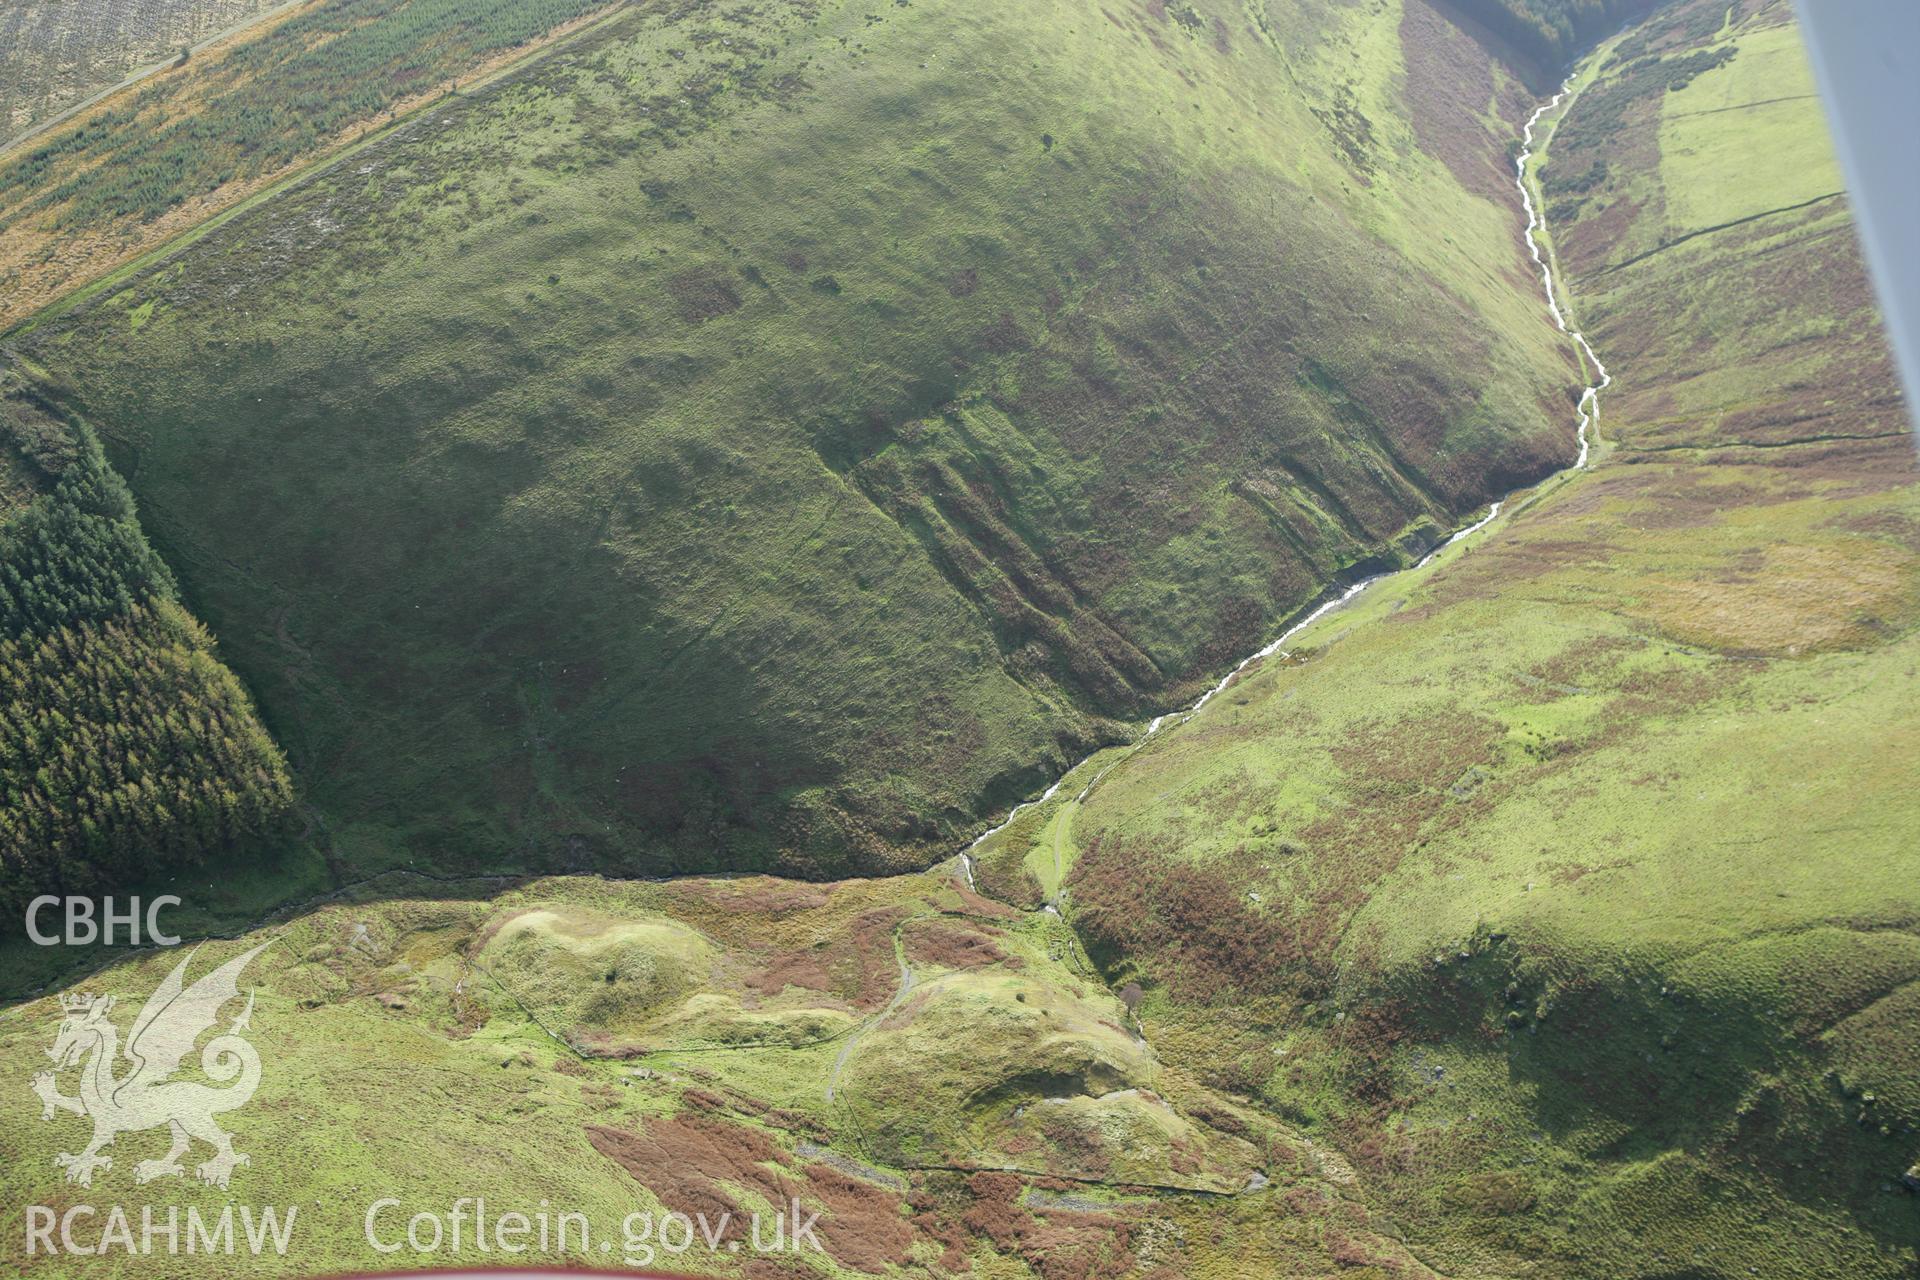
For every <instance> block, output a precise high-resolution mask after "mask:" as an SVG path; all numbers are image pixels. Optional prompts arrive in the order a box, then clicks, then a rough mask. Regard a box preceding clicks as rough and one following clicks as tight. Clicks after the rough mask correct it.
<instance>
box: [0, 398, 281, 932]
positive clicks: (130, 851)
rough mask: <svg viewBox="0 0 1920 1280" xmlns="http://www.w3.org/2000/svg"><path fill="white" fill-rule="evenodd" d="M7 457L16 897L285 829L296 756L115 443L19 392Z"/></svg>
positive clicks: (0, 869)
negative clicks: (204, 615)
mask: <svg viewBox="0 0 1920 1280" xmlns="http://www.w3.org/2000/svg"><path fill="white" fill-rule="evenodd" d="M0 447H4V448H5V450H6V452H7V453H8V455H9V456H8V457H7V458H6V459H5V480H4V481H0V903H4V905H5V909H6V910H7V911H8V912H9V913H14V912H17V911H19V910H21V909H23V908H24V906H25V904H26V902H27V901H28V900H29V899H30V898H32V897H33V896H34V895H36V894H39V893H42V892H48V891H53V892H96V891H103V890H107V889H111V888H113V887H116V886H119V885H125V884H131V883H135V882H136V881H146V880H151V879H154V878H156V877H162V876H163V875H164V874H166V873H171V872H172V871H174V870H175V869H177V868H181V867H187V866H192V865H196V864H199V863H201V862H203V861H205V860H206V859H207V858H208V857H209V856H210V855H213V854H216V853H237V852H240V851H241V850H243V849H244V848H245V847H246V846H248V845H251V844H254V843H255V842H258V841H261V840H262V839H264V838H266V837H269V836H271V835H272V834H274V833H275V832H276V831H277V829H278V828H279V827H280V825H281V824H282V823H283V822H284V821H285V819H286V816H287V813H288V811H289V809H290V808H291V805H292V799H293V790H292V784H291V782H290V780H289V778H288V774H287V766H286V761H285V759H284V758H283V757H282V756H281V754H280V751H279V749H278V748H277V747H276V746H275V745H274V744H273V741H272V739H271V738H270V737H269V736H268V735H267V732H266V730H265V729H263V728H262V727H261V726H260V722H259V721H258V719H256V718H255V715H254V711H253V705H252V703H251V701H250V700H249V699H248V697H247V694H246V691H245V690H244V689H243V688H241V686H240V682H239V681H238V680H237V679H235V678H234V675H233V673H232V672H230V671H228V670H227V669H226V668H225V667H224V666H222V665H221V664H220V661H219V659H218V658H216V657H215V656H214V651H213V642H212V638H211V637H210V636H209V635H208V634H207V632H206V629H205V628H204V627H202V626H201V625H200V624H199V622H197V621H196V620H195V619H194V618H193V617H192V616H191V615H189V614H188V613H187V611H186V610H185V609H184V608H182V607H181V606H180V604H179V602H178V600H177V598H176V589H175V586H174V581H173V577H172V575H171V574H170V573H168V572H167V568H166V566H165V565H164V564H163V563H161V561H160V558H159V557H158V556H157V555H155V554H154V551H153V549H152V548H151V547H150V546H149V545H148V544H147V540H146V537H145V536H144V535H143V534H142V533H141V531H140V525H139V522H138V520H137V517H136V514H135V511H134V504H133V499H132V497H131V496H130V495H129V494H128V492H127V488H126V485H125V484H124V483H123V482H122V481H121V479H120V478H119V477H118V476H117V475H115V474H114V472H113V471H112V469H111V468H110V467H109V466H108V463H107V460H106V457H105V456H104V454H103V453H102V452H101V449H100V445H99V442H98V441H97V440H95V439H94V437H93V434H92V433H91V432H90V431H89V430H87V428H86V427H85V426H84V425H83V424H67V423H63V422H60V421H58V420H56V419H53V418H51V417H49V416H47V415H46V414H44V413H42V412H40V411H38V410H37V409H36V408H35V407H34V406H33V405H31V404H30V403H29V402H27V401H25V400H20V399H13V400H7V401H4V402H0Z"/></svg>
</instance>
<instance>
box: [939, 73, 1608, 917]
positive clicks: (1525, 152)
mask: <svg viewBox="0 0 1920 1280" xmlns="http://www.w3.org/2000/svg"><path fill="white" fill-rule="evenodd" d="M1572 86H1573V80H1572V77H1568V79H1567V80H1566V82H1565V83H1563V84H1562V85H1561V86H1560V91H1559V92H1558V93H1556V94H1554V95H1553V97H1552V98H1551V99H1550V100H1548V101H1546V102H1543V103H1541V104H1540V106H1539V107H1538V108H1537V109H1536V110H1535V111H1534V113H1533V114H1532V115H1531V116H1528V117H1527V123H1526V125H1525V127H1524V128H1523V129H1522V130H1521V133H1520V144H1521V145H1520V154H1519V155H1518V156H1517V157H1516V158H1515V159H1514V164H1513V170H1514V185H1515V186H1516V187H1518V188H1519V189H1520V207H1521V208H1522V209H1523V210H1525V211H1526V215H1527V226H1526V231H1525V233H1524V238H1525V240H1526V243H1527V252H1528V253H1529V254H1530V255H1531V256H1532V258H1533V262H1534V265H1535V266H1537V267H1539V268H1540V285H1541V288H1542V289H1543V290H1544V291H1545V293H1546V297H1547V311H1548V312H1549V313H1550V314H1551V315H1552V316H1553V322H1554V324H1556V325H1558V326H1559V327H1560V331H1561V332H1562V333H1564V334H1566V335H1567V336H1568V337H1569V338H1570V339H1572V340H1573V343H1574V345H1575V346H1576V347H1578V348H1579V350H1580V352H1581V354H1582V355H1583V356H1585V358H1586V360H1587V361H1588V363H1589V366H1590V367H1591V368H1592V370H1593V371H1594V373H1595V374H1596V375H1597V376H1596V378H1595V380H1594V381H1593V382H1590V383H1588V384H1587V387H1586V390H1585V391H1584V392H1582V393H1581V396H1580V403H1579V406H1578V413H1579V420H1578V423H1577V424H1576V426H1575V428H1574V436H1575V439H1576V440H1577V441H1578V442H1579V445H1580V454H1579V456H1578V457H1577V458H1575V459H1574V463H1573V466H1572V467H1570V468H1568V470H1570V471H1580V470H1584V469H1585V468H1586V466H1587V459H1588V455H1589V454H1590V452H1591V450H1592V445H1593V428H1594V427H1595V425H1596V424H1598V422H1599V420H1600V393H1601V392H1602V391H1604V390H1605V389H1606V388H1607V387H1608V386H1610V385H1612V383H1613V375H1612V374H1610V373H1608V372H1607V367H1606V365H1604V364H1602V363H1601V362H1600V357H1599V356H1597V355H1595V354H1594V351H1593V347H1592V346H1591V345H1590V344H1589V343H1588V342H1587V336H1586V335H1585V334H1584V333H1582V332H1580V331H1579V330H1578V329H1575V328H1573V327H1572V326H1570V325H1569V324H1568V323H1567V316H1566V313H1565V312H1564V311H1562V310H1561V309H1560V300H1559V298H1558V297H1556V296H1555V294H1554V287H1553V266H1552V263H1551V261H1550V260H1549V255H1548V254H1547V253H1545V252H1543V251H1542V249H1541V246H1540V240H1539V233H1540V232H1542V231H1544V230H1545V229H1546V218H1545V217H1544V216H1543V215H1542V213H1541V212H1540V211H1539V210H1538V209H1536V208H1535V207H1534V203H1533V193H1532V191H1530V190H1529V189H1528V187H1527V162H1528V161H1529V160H1531V159H1533V131H1534V127H1535V126H1536V125H1538V124H1539V123H1540V117H1542V116H1544V115H1546V114H1547V113H1548V112H1549V111H1552V110H1554V109H1556V108H1557V107H1559V105H1560V104H1561V102H1562V101H1564V100H1565V99H1566V96H1567V94H1568V93H1570V92H1572ZM1560 474H1562V475H1564V474H1566V473H1565V472H1561V473H1560ZM1505 502H1506V499H1504V498H1503V499H1501V500H1500V501H1499V502H1496V503H1494V504H1493V506H1492V507H1490V508H1489V509H1488V511H1487V514H1486V515H1485V516H1483V517H1481V518H1480V519H1479V520H1476V521H1474V523H1472V524H1470V525H1468V526H1467V527H1466V528H1464V529H1461V530H1459V531H1458V532H1456V533H1454V534H1453V536H1451V537H1449V538H1448V539H1446V541H1444V542H1442V543H1440V545H1439V546H1437V547H1435V548H1434V549H1433V550H1431V551H1429V552H1427V554H1426V555H1424V556H1422V557H1420V559H1419V561H1418V562H1417V563H1415V564H1413V565H1410V566H1409V567H1407V568H1405V569H1395V570H1393V571H1392V572H1390V573H1377V574H1374V575H1373V576H1371V577H1367V578H1362V579H1360V580H1359V581H1358V582H1355V583H1354V584H1353V585H1352V586H1350V587H1348V588H1347V589H1346V590H1344V591H1342V592H1341V593H1340V594H1339V595H1337V596H1335V597H1334V598H1333V599H1331V600H1328V601H1326V602H1325V603H1323V604H1321V605H1319V606H1318V607H1317V608H1315V609H1314V610H1313V611H1312V612H1311V613H1309V614H1307V616H1306V617H1304V618H1302V619H1300V621H1298V622H1296V623H1294V624H1293V625H1292V626H1290V627H1288V628H1287V629H1286V630H1285V631H1283V632H1281V633H1280V636H1279V638H1278V639H1276V640H1274V641H1273V642H1272V643H1271V644H1269V645H1267V646H1266V647H1265V648H1262V649H1260V650H1259V651H1258V652H1256V653H1252V654H1249V655H1248V656H1247V657H1246V658H1244V659H1243V660H1242V661H1241V662H1240V664H1239V665H1238V666H1236V667H1234V669H1233V670H1232V671H1229V672H1228V673H1227V674H1226V675H1225V676H1224V677H1222V678H1221V680H1220V683H1218V684H1216V685H1214V686H1213V688H1211V689H1209V690H1207V691H1206V692H1205V693H1203V694H1201V695H1200V700H1199V701H1198V702H1195V703H1194V704H1193V705H1192V706H1190V707H1187V708H1186V709H1184V710H1181V711H1170V712H1167V713H1166V714H1164V715H1158V716H1155V717H1154V718H1153V720H1152V722H1151V723H1150V724H1148V725H1147V728H1146V731H1145V732H1144V733H1142V734H1141V735H1140V736H1139V737H1138V738H1136V739H1134V742H1133V748H1132V750H1131V751H1129V752H1128V753H1127V754H1128V755H1132V754H1133V751H1138V750H1139V749H1140V748H1141V747H1143V746H1145V745H1146V743H1147V742H1148V740H1149V739H1151V738H1152V737H1153V736H1154V735H1155V734H1156V733H1158V732H1160V730H1161V729H1162V728H1164V727H1165V726H1166V725H1167V723H1168V722H1169V721H1172V722H1173V723H1176V724H1180V723H1185V722H1186V721H1187V720H1189V719H1191V718H1192V717H1193V715H1194V713H1195V712H1197V711H1199V710H1200V708H1202V707H1204V706H1206V705H1207V703H1208V702H1209V701H1210V700H1211V699H1212V698H1213V695H1215V694H1216V693H1219V692H1220V691H1221V690H1222V689H1224V688H1226V687H1227V686H1228V685H1230V684H1232V683H1233V681H1234V679H1235V678H1236V677H1238V676H1239V675H1240V673H1241V672H1243V671H1245V670H1246V669H1247V668H1248V667H1249V666H1251V665H1253V664H1254V663H1256V662H1259V661H1261V660H1263V659H1266V658H1270V657H1272V656H1273V655H1274V654H1276V653H1277V654H1279V655H1280V656H1281V657H1283V658H1284V657H1285V656H1286V651H1285V650H1284V649H1282V648H1281V646H1282V645H1284V644H1286V642H1287V641H1288V640H1291V639H1292V638H1293V637H1294V636H1295V635H1297V634H1299V633H1300V631H1302V630H1303V629H1305V628H1307V627H1309V626H1312V625H1313V624H1314V623H1315V622H1318V621H1319V620H1320V619H1321V618H1322V617H1323V616H1325V615H1326V614H1328V613H1330V612H1332V611H1333V610H1335V609H1337V608H1339V607H1340V606H1341V605H1343V604H1345V603H1346V602H1347V601H1349V600H1351V599H1353V598H1354V597H1355V596H1357V595H1359V594H1360V593H1361V592H1362V591H1365V590H1366V589H1367V588H1368V587H1370V586H1372V585H1373V584H1374V583H1376V582H1381V581H1384V580H1386V579H1388V578H1396V577H1399V576H1400V575H1401V574H1406V573H1413V572H1415V571H1416V570H1419V569H1422V568H1425V567H1426V565H1427V564H1428V563H1429V562H1430V561H1431V560H1432V559H1433V558H1434V557H1435V556H1437V555H1439V554H1440V553H1441V552H1442V551H1445V550H1446V549H1447V548H1448V547H1450V546H1452V545H1453V544H1454V543H1456V542H1458V541H1460V540H1461V539H1462V538H1465V537H1468V536H1470V535H1472V534H1475V533H1478V532H1479V531H1480V530H1482V529H1484V528H1486V527H1487V526H1488V525H1489V524H1491V523H1493V520H1494V518H1495V517H1496V516H1498V515H1499V514H1500V508H1501V507H1502V506H1503V505H1504V504H1505ZM1092 758H1093V757H1092V756H1088V757H1087V759H1088V760H1090V759H1092ZM1125 758H1126V757H1124V756H1123V757H1122V758H1121V759H1123V760H1124V759H1125ZM1085 763H1086V760H1082V761H1081V762H1080V764H1076V765H1075V766H1073V768H1074V769H1077V768H1079V767H1080V765H1081V764H1085ZM1118 763H1120V761H1115V762H1114V764H1118ZM1113 767H1114V765H1112V764H1110V765H1108V766H1107V767H1106V768H1105V769H1102V770H1101V771H1100V772H1099V773H1097V774H1095V775H1094V776H1093V780H1092V781H1090V782H1088V783H1087V785H1086V786H1085V787H1084V788H1082V789H1081V791H1080V794H1079V795H1077V796H1075V797H1074V800H1075V803H1078V802H1079V801H1081V800H1084V799H1086V798H1087V793H1088V792H1090V791H1092V790H1093V789H1094V787H1095V786H1097V785H1098V784H1099V782H1100V779H1102V778H1104V777H1106V776H1107V774H1108V773H1109V772H1111V771H1112V769H1113ZM1072 772H1073V769H1069V770H1068V771H1067V773H1066V774H1062V775H1061V777H1060V779H1059V780H1058V781H1056V782H1055V783H1054V784H1053V785H1052V786H1050V787H1048V788H1047V789H1046V790H1045V791H1044V792H1042V793H1041V794H1040V795H1039V797H1038V798H1036V799H1033V800H1027V801H1023V802H1022V803H1020V804H1017V805H1015V806H1014V807H1013V808H1012V809H1011V810H1010V811H1009V812H1008V813H1007V816H1006V817H1005V818H1004V819H1002V820H1001V821H1000V822H999V823H998V824H997V825H995V826H993V827H991V828H989V829H988V830H986V831H984V832H982V833H981V834H980V835H979V836H977V837H975V838H974V840H973V841H972V843H970V844H968V845H967V847H966V849H965V850H963V851H962V852H961V854H960V873H961V875H962V877H963V878H964V879H965V881H966V886H967V888H969V889H972V888H974V887H975V885H974V875H973V851H974V850H975V849H977V848H979V847H980V846H981V844H983V843H984V842H986V841H988V840H990V839H992V838H993V837H994V836H997V835H999V834H1000V833H1001V832H1002V831H1005V830H1006V829H1007V828H1008V827H1009V826H1011V825H1012V823H1013V820H1014V819H1015V818H1017V817H1019V816H1020V815H1021V813H1023V812H1025V811H1026V810H1028V809H1031V808H1033V807H1034V806H1035V805H1040V804H1045V803H1047V801H1049V800H1051V799H1053V797H1054V794H1055V793H1056V792H1058V791H1059V790H1060V783H1061V782H1064V781H1066V778H1067V776H1068V775H1070V774H1071V773H1072ZM1046 909H1047V910H1049V911H1052V910H1054V904H1053V903H1051V902H1049V903H1048V904H1047V906H1046Z"/></svg>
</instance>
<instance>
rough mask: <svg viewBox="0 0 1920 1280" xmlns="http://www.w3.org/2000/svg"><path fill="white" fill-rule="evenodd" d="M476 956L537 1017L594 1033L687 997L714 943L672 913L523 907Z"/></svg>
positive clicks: (630, 1023) (636, 1021)
mask: <svg viewBox="0 0 1920 1280" xmlns="http://www.w3.org/2000/svg"><path fill="white" fill-rule="evenodd" d="M476 960H477V962H478V963H480V964H483V965H485V966H486V968H487V969H488V970H489V971H490V972H491V973H493V974H494V976H495V977H496V978H497V980H499V981H500V982H502V983H504V984H506V985H507V986H509V987H510V988H512V989H513V991H514V992H515V993H516V994H517V995H518V996H519V997H520V999H521V1000H522V1001H524V1002H526V1004H527V1006H528V1009H529V1011H531V1012H532V1013H533V1014H534V1015H535V1016H536V1017H538V1018H539V1019H540V1020H541V1021H542V1022H545V1023H548V1024H549V1025H553V1026H555V1027H556V1029H559V1030H560V1031H561V1032H562V1034H564V1035H566V1037H567V1038H568V1039H570V1040H586V1041H596V1040H607V1039H611V1038H614V1037H617V1036H621V1035H623V1034H626V1033H629V1032H631V1031H632V1030H633V1029H635V1028H637V1027H638V1026H640V1025H643V1024H644V1023H645V1022H646V1021H647V1020H648V1019H649V1018H650V1016H651V1015H652V1014H654V1013H655V1012H656V1011H657V1010H659V1009H660V1007H661V1006H663V1005H666V1004H669V1003H673V1002H676V1001H678V1000H681V999H684V998H685V997H686V996H687V995H688V994H689V993H690V992H691V991H692V990H693V989H694V988H696V987H697V986H699V985H700V984H701V982H702V981H703V980H704V979H705V977H706V974H707V970H708V969H709V967H710V966H711V964H712V948H711V947H710V946H708V944H707V942H706V940H705V939H704V938H702V937H701V936H700V935H699V934H697V933H695V932H694V931H693V930H691V929H688V928H685V927H684V926H681V925H678V924H675V923H674V922H672V921H670V920H619V921H616V920H610V919H606V918H603V917H595V916H593V915H589V914H586V913H581V912H559V911H528V912H524V913H522V914H518V915H514V916H510V917H509V918H508V919H506V920H505V921H503V922H501V923H500V924H499V925H498V927H497V928H496V929H495V930H494V932H493V936H492V937H491V938H489V939H488V940H487V942H486V945H485V946H483V947H482V948H481V949H480V951H479V954H478V956H477V957H476Z"/></svg>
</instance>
